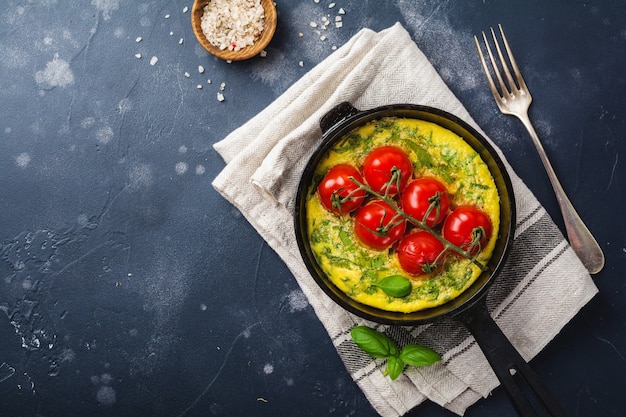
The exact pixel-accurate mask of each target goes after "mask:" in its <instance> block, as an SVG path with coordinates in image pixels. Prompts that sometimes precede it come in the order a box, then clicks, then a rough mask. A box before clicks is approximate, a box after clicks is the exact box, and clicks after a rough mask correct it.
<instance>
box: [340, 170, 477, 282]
mask: <svg viewBox="0 0 626 417" xmlns="http://www.w3.org/2000/svg"><path fill="white" fill-rule="evenodd" d="M348 179H349V180H350V181H352V182H353V183H354V184H355V185H357V186H358V187H359V189H361V190H364V191H365V192H366V193H368V194H370V195H372V196H374V197H376V198H378V199H380V200H382V201H384V202H385V203H387V204H388V205H389V206H390V207H391V208H392V209H394V210H395V212H396V213H397V214H398V215H400V216H402V217H403V218H404V219H406V220H408V221H409V222H411V223H413V224H415V225H416V226H418V227H419V228H420V229H422V230H425V231H427V232H428V233H430V234H431V235H433V236H434V237H435V238H436V239H437V240H439V241H440V242H441V243H442V244H443V245H444V250H443V251H442V252H441V253H442V254H444V253H445V252H447V250H452V251H454V252H456V253H458V254H459V255H461V256H463V257H464V258H466V259H469V260H470V261H471V262H472V263H473V264H474V265H476V266H477V267H478V268H480V270H481V271H486V270H487V269H488V268H487V267H486V266H485V265H483V264H482V262H480V261H479V260H478V259H477V258H478V254H479V253H480V250H479V251H477V253H476V255H472V253H471V252H472V251H473V248H474V247H475V243H474V242H476V241H477V239H480V233H481V231H477V232H476V233H472V238H473V239H472V242H471V243H470V245H469V247H468V250H463V249H462V248H461V247H459V246H456V245H454V244H453V243H451V242H450V241H448V240H447V239H445V238H444V237H443V236H441V235H440V234H439V233H437V231H435V230H434V229H433V228H432V227H430V226H429V225H427V224H426V222H425V221H424V220H425V219H426V218H427V217H428V214H429V213H430V212H431V211H432V209H433V206H434V205H435V204H437V203H438V199H433V201H430V207H429V208H428V210H427V212H426V215H425V216H424V220H418V219H416V218H414V217H413V216H411V215H409V214H407V213H406V212H404V211H403V210H402V209H401V208H400V207H398V204H397V203H396V201H395V200H394V199H393V198H391V197H389V195H388V193H387V192H385V194H380V193H379V192H377V191H375V190H374V189H372V188H371V187H370V186H368V185H366V184H364V183H362V182H360V181H359V180H357V179H356V178H354V177H353V176H349V177H348ZM437 214H438V213H437ZM482 233H484V230H483V231H482ZM478 242H479V240H478ZM441 256H443V255H441ZM438 258H439V257H437V259H436V261H438V260H439V259H438ZM433 269H434V266H433Z"/></svg>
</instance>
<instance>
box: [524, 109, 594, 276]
mask: <svg viewBox="0 0 626 417" xmlns="http://www.w3.org/2000/svg"><path fill="white" fill-rule="evenodd" d="M518 117H519V119H520V120H521V122H522V124H523V125H524V127H526V130H528V133H529V134H530V137H531V138H532V140H533V143H534V145H535V148H537V152H538V153H539V158H540V159H541V162H542V163H543V166H544V167H545V169H546V172H547V173H548V178H549V179H550V183H552V188H553V189H554V194H555V195H556V199H557V201H558V203H559V207H560V208H561V213H562V214H563V221H564V222H565V230H566V232H567V237H568V239H569V243H570V246H571V247H572V249H573V250H574V252H575V253H576V255H577V256H578V257H579V258H580V260H581V261H582V263H583V265H584V266H585V268H587V271H589V273H590V274H597V273H598V272H600V270H602V268H603V267H604V254H603V253H602V249H601V248H600V245H598V242H596V240H595V239H594V237H593V235H592V234H591V232H590V231H589V229H588V228H587V226H585V223H583V221H582V219H581V218H580V216H579V215H578V213H577V212H576V210H575V209H574V206H573V205H572V203H571V202H570V201H569V198H567V195H566V194H565V191H564V190H563V187H562V186H561V183H560V182H559V180H558V178H557V176H556V173H555V172H554V169H553V168H552V164H551V163H550V160H549V159H548V155H547V154H546V151H545V150H544V149H543V145H542V144H541V142H540V141H539V136H537V132H535V128H534V127H533V125H532V123H531V122H530V118H529V117H528V114H524V115H522V116H518Z"/></svg>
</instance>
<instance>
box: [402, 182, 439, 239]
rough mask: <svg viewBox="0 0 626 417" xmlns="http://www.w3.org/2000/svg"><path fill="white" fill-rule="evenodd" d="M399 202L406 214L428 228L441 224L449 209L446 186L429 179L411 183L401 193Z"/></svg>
mask: <svg viewBox="0 0 626 417" xmlns="http://www.w3.org/2000/svg"><path fill="white" fill-rule="evenodd" d="M401 201H402V210H404V212H405V213H406V214H408V215H409V216H411V217H413V218H414V219H416V220H419V221H423V222H425V223H426V225H427V226H430V227H433V226H436V225H438V224H439V223H441V222H442V221H443V219H444V218H445V217H446V214H447V213H448V210H449V208H450V195H449V194H448V191H447V190H446V186H445V185H443V184H442V183H441V182H440V181H438V180H436V179H435V178H430V177H422V178H418V179H416V180H413V181H411V182H410V183H409V184H408V185H407V186H406V188H405V189H404V191H403V192H402V197H401Z"/></svg>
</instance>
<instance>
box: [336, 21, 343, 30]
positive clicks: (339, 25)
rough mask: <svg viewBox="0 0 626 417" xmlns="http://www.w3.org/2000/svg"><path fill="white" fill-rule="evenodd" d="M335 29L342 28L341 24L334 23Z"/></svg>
mask: <svg viewBox="0 0 626 417" xmlns="http://www.w3.org/2000/svg"><path fill="white" fill-rule="evenodd" d="M335 27H336V28H337V29H339V28H341V27H343V22H335Z"/></svg>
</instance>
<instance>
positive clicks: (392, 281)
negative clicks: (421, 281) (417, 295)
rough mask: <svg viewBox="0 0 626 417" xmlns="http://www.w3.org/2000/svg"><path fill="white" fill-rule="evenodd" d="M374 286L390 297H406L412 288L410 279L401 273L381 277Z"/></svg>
mask: <svg viewBox="0 0 626 417" xmlns="http://www.w3.org/2000/svg"><path fill="white" fill-rule="evenodd" d="M376 286H377V287H379V288H380V289H381V290H383V291H384V292H385V294H388V295H390V296H392V297H406V296H407V295H409V294H410V293H411V290H412V286H411V281H409V279H408V278H406V277H403V276H402V275H389V276H388V277H385V278H383V279H381V280H380V281H379V282H378V283H377V284H376Z"/></svg>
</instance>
